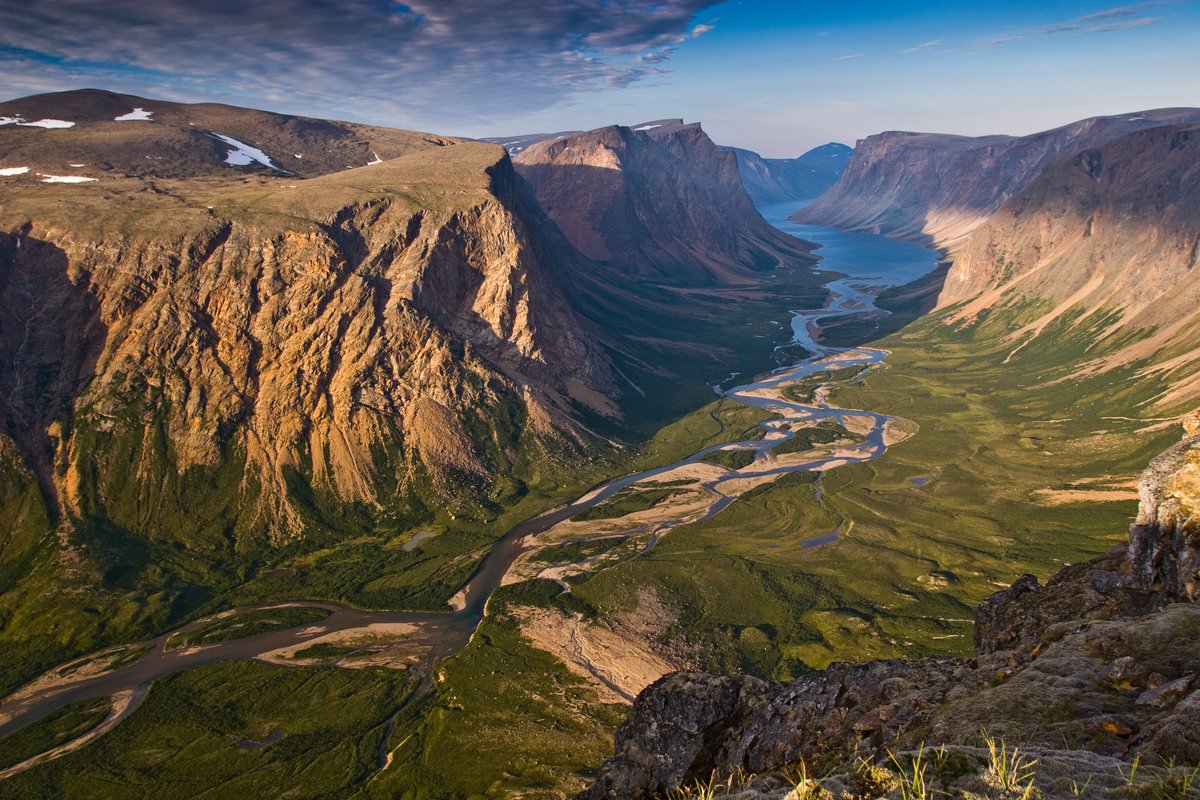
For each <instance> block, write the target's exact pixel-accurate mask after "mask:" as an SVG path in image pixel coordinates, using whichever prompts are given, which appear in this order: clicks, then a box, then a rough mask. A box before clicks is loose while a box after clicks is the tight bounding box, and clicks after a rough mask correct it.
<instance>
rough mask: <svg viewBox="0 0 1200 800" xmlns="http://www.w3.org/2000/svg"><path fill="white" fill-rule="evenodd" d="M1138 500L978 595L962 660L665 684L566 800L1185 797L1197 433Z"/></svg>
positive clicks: (1192, 695)
mask: <svg viewBox="0 0 1200 800" xmlns="http://www.w3.org/2000/svg"><path fill="white" fill-rule="evenodd" d="M1194 433H1196V431H1195V430H1194V429H1190V430H1189V434H1194ZM1140 495H1141V507H1140V509H1139V513H1138V517H1137V521H1136V522H1135V524H1134V525H1133V526H1132V528H1131V532H1130V543H1129V545H1128V546H1121V547H1118V548H1115V549H1114V550H1112V551H1111V552H1109V553H1107V554H1106V555H1104V556H1101V557H1100V558H1097V559H1095V560H1093V561H1090V562H1087V563H1084V564H1077V565H1073V566H1070V567H1067V568H1065V569H1063V570H1062V571H1060V572H1059V573H1058V574H1056V575H1055V576H1054V577H1052V578H1051V579H1050V580H1049V581H1048V582H1047V583H1046V584H1045V585H1044V586H1043V585H1041V584H1040V583H1039V582H1038V580H1037V579H1036V578H1035V577H1034V576H1032V575H1025V576H1023V577H1022V578H1020V579H1019V580H1018V581H1016V582H1015V583H1014V584H1013V585H1012V586H1010V587H1009V588H1007V589H1005V590H1003V591H1001V592H999V593H997V594H995V595H993V596H992V597H990V598H989V599H988V600H986V601H985V602H984V603H983V604H982V605H981V606H980V608H979V611H978V614H977V616H976V621H975V647H976V656H975V657H974V658H971V659H963V658H933V659H924V660H919V661H875V662H871V663H867V664H843V663H838V664H834V665H832V666H830V667H829V669H827V670H825V671H823V672H821V673H819V674H816V675H813V676H808V677H803V678H799V679H797V680H794V681H791V682H789V683H786V684H771V683H767V682H764V681H761V680H758V679H756V678H752V677H745V676H740V677H717V676H713V675H706V674H700V673H675V674H673V675H668V676H666V677H664V678H663V679H661V680H659V681H658V682H657V683H655V684H653V685H652V686H650V687H648V688H647V689H646V690H645V691H643V692H642V693H641V695H639V697H638V698H637V700H636V701H635V702H634V704H633V707H632V709H631V711H630V715H629V718H628V720H627V721H626V722H625V723H624V725H622V726H621V728H620V729H619V730H618V732H617V736H616V752H615V754H614V755H613V756H612V757H611V758H610V759H608V760H607V761H606V762H604V764H603V765H602V766H601V767H600V770H599V773H598V775H597V777H596V780H595V782H594V783H593V785H592V786H591V787H590V788H589V789H587V790H586V791H584V792H582V793H581V794H580V795H578V797H577V800H601V799H602V798H653V797H662V796H665V797H676V798H685V797H727V798H739V799H741V800H751V798H786V799H787V800H793V798H795V800H801V799H802V798H812V799H813V800H816V799H817V798H825V800H833V799H834V798H911V797H934V796H950V797H966V798H972V797H974V798H1010V797H1011V798H1032V797H1043V798H1074V797H1088V798H1108V797H1112V798H1117V797H1122V798H1140V797H1145V798H1158V797H1162V798H1192V797H1200V767H1198V766H1197V765H1200V604H1197V600H1198V599H1200V598H1198V595H1200V589H1198V583H1197V579H1198V575H1200V572H1198V571H1200V522H1197V517H1196V511H1197V509H1200V436H1194V435H1193V436H1190V438H1187V439H1185V440H1184V441H1183V442H1181V443H1180V444H1179V445H1177V446H1175V447H1172V448H1171V449H1169V450H1167V451H1166V452H1164V453H1163V454H1161V455H1160V456H1158V457H1157V458H1155V459H1154V461H1152V462H1151V464H1150V467H1149V468H1148V469H1147V470H1146V472H1145V474H1144V475H1143V477H1142V481H1141V485H1140ZM681 787H682V788H681Z"/></svg>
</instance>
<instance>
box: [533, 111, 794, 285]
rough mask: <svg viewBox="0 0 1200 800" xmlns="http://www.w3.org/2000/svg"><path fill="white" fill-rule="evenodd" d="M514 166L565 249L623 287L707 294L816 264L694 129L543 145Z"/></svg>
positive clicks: (650, 129)
mask: <svg viewBox="0 0 1200 800" xmlns="http://www.w3.org/2000/svg"><path fill="white" fill-rule="evenodd" d="M513 161H514V163H515V164H516V168H517V171H518V173H519V174H520V175H521V177H522V178H524V179H525V180H526V181H528V183H529V186H530V188H531V190H532V193H533V196H534V197H535V198H536V200H537V203H538V205H539V206H540V207H541V208H542V209H543V210H544V211H545V212H546V214H547V215H548V216H549V217H550V219H552V220H553V221H554V223H555V224H556V225H557V226H558V228H559V229H560V230H561V231H562V233H563V235H564V236H566V238H567V239H568V240H569V241H570V243H571V244H572V245H573V246H574V247H575V248H576V249H577V250H579V251H580V252H581V253H583V254H584V255H586V256H587V257H589V258H591V259H593V260H594V261H597V262H601V263H602V264H604V265H605V266H606V267H607V268H608V269H609V270H611V271H613V272H614V273H615V274H617V275H619V276H621V277H622V278H623V279H626V280H627V279H629V278H640V279H650V280H654V281H658V282H663V283H667V284H670V285H692V286H703V285H714V284H722V283H730V282H738V281H746V280H748V279H752V278H754V276H755V275H756V274H758V275H761V273H762V272H764V271H767V270H770V269H773V268H775V267H776V266H778V265H779V264H780V263H782V262H784V261H791V262H799V263H804V264H813V263H815V261H816V259H815V258H813V257H812V255H811V253H810V251H809V249H808V248H807V247H806V246H805V245H804V244H803V243H801V242H800V241H799V240H797V239H795V238H794V237H791V236H788V235H787V234H784V233H782V232H781V231H779V230H778V229H776V228H775V227H773V226H771V225H770V224H768V223H767V222H766V221H765V220H763V218H762V217H761V216H759V214H758V212H757V211H756V210H755V208H754V204H753V203H752V202H751V201H750V198H749V196H748V195H747V194H746V191H745V189H744V188H743V186H742V181H741V178H740V176H739V174H738V168H737V159H736V157H735V156H734V155H733V154H732V153H729V152H727V151H724V150H721V149H719V148H718V147H717V146H716V145H715V144H713V143H712V140H710V139H709V138H708V136H707V135H706V134H705V133H704V131H703V130H701V128H700V126H699V125H698V124H695V123H693V124H687V125H685V124H683V123H682V122H681V121H680V120H660V121H658V122H654V123H647V124H645V125H640V126H637V127H636V128H626V127H621V126H616V125H614V126H610V127H607V128H599V129H597V130H594V131H588V132H586V133H580V134H576V135H573V136H567V137H565V138H562V139H546V140H543V141H540V142H537V143H535V144H532V145H530V146H529V147H527V148H526V149H524V150H523V151H521V152H520V153H518V154H517V155H516V156H515V157H514V159H513Z"/></svg>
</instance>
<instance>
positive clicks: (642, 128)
mask: <svg viewBox="0 0 1200 800" xmlns="http://www.w3.org/2000/svg"><path fill="white" fill-rule="evenodd" d="M661 127H662V125H641V126H639V127H637V128H634V130H635V131H648V130H653V129H654V128H661Z"/></svg>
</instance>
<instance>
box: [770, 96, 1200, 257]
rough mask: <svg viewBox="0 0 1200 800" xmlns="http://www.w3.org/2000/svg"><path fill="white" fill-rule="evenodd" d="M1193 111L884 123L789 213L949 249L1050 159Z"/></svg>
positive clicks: (1180, 119) (1196, 114) (1179, 120)
mask: <svg viewBox="0 0 1200 800" xmlns="http://www.w3.org/2000/svg"><path fill="white" fill-rule="evenodd" d="M1197 122H1200V110H1196V109H1187V108H1182V109H1158V110H1153V111H1141V112H1136V113H1131V114H1123V115H1120V116H1111V117H1093V118H1089V119H1085V120H1081V121H1079V122H1075V123H1072V124H1070V125H1066V126H1063V127H1061V128H1055V129H1053V130H1049V131H1043V132H1041V133H1036V134H1033V135H1030V136H1022V137H1013V136H982V137H966V136H951V135H945V134H934V133H910V132H901V131H890V132H887V133H881V134H878V135H875V136H870V137H867V138H866V139H863V140H861V141H859V142H858V143H857V144H856V145H855V148H854V155H853V156H852V157H851V159H850V163H849V165H848V166H847V167H846V170H845V172H844V173H843V174H842V177H841V179H840V180H839V181H838V182H837V183H836V184H835V185H834V186H833V187H832V188H831V189H830V190H829V191H828V192H827V193H825V194H824V195H823V196H822V197H820V198H819V199H818V200H816V201H815V202H814V203H812V204H811V205H810V206H808V207H806V208H804V209H802V210H801V211H799V212H798V213H797V214H796V215H795V216H794V217H793V219H795V220H796V221H797V222H805V223H812V224H817V225H829V226H832V227H838V228H846V229H849V230H861V231H869V232H872V233H882V234H885V235H888V236H897V237H900V238H905V239H910V240H913V241H918V242H921V243H927V244H932V245H934V246H936V247H939V248H942V249H947V250H954V249H955V248H956V247H957V246H958V245H959V244H961V243H962V241H963V240H964V239H965V237H966V236H967V235H969V234H970V233H971V231H972V230H974V229H975V228H977V227H978V226H979V225H981V224H982V223H983V222H984V221H985V220H986V219H987V218H988V217H989V216H990V215H991V214H992V213H994V212H995V211H996V210H997V209H998V208H1000V206H1001V205H1002V204H1003V203H1004V202H1005V201H1006V200H1008V199H1009V198H1010V197H1013V196H1014V195H1015V194H1017V193H1018V192H1019V191H1021V189H1023V188H1024V187H1026V186H1028V185H1029V184H1030V183H1031V182H1032V181H1033V180H1034V179H1036V178H1037V177H1038V175H1039V174H1041V172H1042V171H1043V170H1044V169H1046V168H1047V167H1049V166H1050V165H1051V164H1053V163H1055V162H1057V161H1058V160H1060V159H1062V158H1065V157H1068V156H1071V155H1073V154H1075V153H1078V152H1080V151H1082V150H1086V149H1088V148H1095V147H1100V146H1102V145H1103V144H1104V143H1106V142H1109V141H1112V140H1114V139H1118V138H1120V137H1122V136H1125V135H1128V134H1131V133H1135V132H1137V131H1140V130H1145V129H1149V128H1154V127H1158V126H1162V125H1177V124H1195V123H1197Z"/></svg>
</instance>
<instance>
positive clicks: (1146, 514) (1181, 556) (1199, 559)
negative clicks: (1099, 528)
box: [1127, 436, 1200, 603]
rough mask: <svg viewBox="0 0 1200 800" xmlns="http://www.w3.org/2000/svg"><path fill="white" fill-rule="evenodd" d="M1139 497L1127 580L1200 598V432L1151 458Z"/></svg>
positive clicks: (1169, 596)
mask: <svg viewBox="0 0 1200 800" xmlns="http://www.w3.org/2000/svg"><path fill="white" fill-rule="evenodd" d="M1138 496H1139V503H1138V516H1137V520H1136V521H1135V522H1134V523H1133V527H1132V528H1130V531H1129V574H1128V576H1127V582H1128V583H1129V585H1131V586H1135V587H1137V588H1139V589H1143V590H1147V591H1152V592H1155V593H1156V594H1157V595H1158V596H1159V597H1161V598H1162V599H1163V600H1165V601H1179V602H1193V603H1194V602H1200V436H1193V437H1191V438H1188V439H1185V440H1184V441H1183V442H1181V443H1179V444H1178V445H1176V446H1175V447H1172V448H1171V449H1170V450H1167V451H1166V452H1165V453H1162V454H1161V455H1159V456H1158V457H1157V458H1155V459H1154V460H1153V461H1151V462H1150V467H1149V468H1148V469H1147V470H1146V472H1145V473H1143V475H1142V479H1141V481H1140V482H1139V483H1138Z"/></svg>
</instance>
